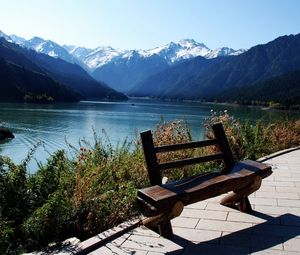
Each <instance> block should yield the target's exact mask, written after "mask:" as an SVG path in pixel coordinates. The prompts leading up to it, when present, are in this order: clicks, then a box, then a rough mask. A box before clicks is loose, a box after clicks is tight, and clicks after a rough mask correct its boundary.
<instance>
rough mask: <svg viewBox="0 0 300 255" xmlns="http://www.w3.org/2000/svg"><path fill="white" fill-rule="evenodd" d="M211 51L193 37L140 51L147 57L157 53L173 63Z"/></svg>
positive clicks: (169, 62) (204, 54)
mask: <svg viewBox="0 0 300 255" xmlns="http://www.w3.org/2000/svg"><path fill="white" fill-rule="evenodd" d="M210 51H211V50H210V49H209V48H208V47H207V46H206V45H204V44H203V43H198V42H196V41H194V40H193V39H185V40H181V41H179V42H177V43H175V42H170V43H168V44H166V45H164V46H162V47H156V48H154V49H150V50H145V51H140V52H139V53H140V54H141V55H143V56H145V57H147V56H151V55H153V54H157V55H159V56H161V57H163V58H164V59H165V60H166V61H167V62H168V64H170V65H171V64H173V63H176V62H179V61H181V60H184V59H189V58H194V57H197V56H206V55H207V54H208V53H209V52H210Z"/></svg>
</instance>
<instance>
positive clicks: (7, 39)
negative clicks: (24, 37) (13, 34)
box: [0, 30, 13, 43]
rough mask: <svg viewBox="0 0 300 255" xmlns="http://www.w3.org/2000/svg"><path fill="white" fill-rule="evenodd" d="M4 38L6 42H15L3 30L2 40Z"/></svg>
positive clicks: (0, 32) (0, 35)
mask: <svg viewBox="0 0 300 255" xmlns="http://www.w3.org/2000/svg"><path fill="white" fill-rule="evenodd" d="M1 37H3V38H4V39H5V40H6V41H8V42H10V43H12V42H13V40H12V39H11V38H10V36H8V35H7V34H4V33H3V32H2V31H1V30H0V38H1Z"/></svg>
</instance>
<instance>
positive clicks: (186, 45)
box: [0, 32, 300, 107]
mask: <svg viewBox="0 0 300 255" xmlns="http://www.w3.org/2000/svg"><path fill="white" fill-rule="evenodd" d="M0 37H2V38H3V39H2V40H3V41H5V42H6V47H8V46H9V47H8V48H13V49H14V51H17V52H22V54H23V55H24V56H25V57H26V58H25V59H22V58H18V57H17V59H18V61H16V59H15V58H10V59H8V58H7V56H5V55H4V56H3V53H2V55H1V51H0V58H4V60H5V63H4V62H3V61H2V65H3V66H6V68H7V67H9V68H10V69H14V68H16V67H15V66H13V65H11V64H16V65H19V66H22V67H24V68H25V69H26V70H29V71H36V66H37V67H38V68H39V69H38V70H37V72H39V73H42V74H44V75H48V76H49V77H51V78H52V79H54V81H57V82H59V83H60V84H61V85H63V86H65V87H67V88H69V89H71V90H72V92H73V94H72V93H71V94H72V95H74V93H75V94H76V95H79V98H80V97H84V98H93V97H94V98H95V99H97V98H100V97H101V96H102V97H104V98H108V99H110V98H118V99H120V98H125V96H124V95H123V94H121V93H118V92H116V91H115V90H118V91H122V92H123V93H126V94H127V95H129V96H135V97H150V98H160V99H171V100H172V99H175V100H184V99H188V100H210V101H226V100H227V101H234V102H240V103H249V102H250V101H251V102H253V101H256V100H258V101H261V102H262V103H264V104H267V103H268V101H274V102H275V104H276V102H277V103H280V104H284V105H288V106H289V107H290V106H291V105H299V106H300V99H299V98H300V95H299V93H300V92H299V89H298V88H299V87H300V85H299V83H298V81H299V79H298V76H299V73H298V70H300V34H298V35H289V36H281V37H278V38H277V39H275V40H273V41H271V42H269V43H266V44H263V45H257V46H254V47H252V48H250V49H249V50H247V51H246V50H233V49H230V48H226V47H223V48H219V49H215V50H211V49H209V48H208V47H207V46H206V45H205V44H203V43H198V42H196V41H194V40H192V39H185V40H181V41H179V42H176V43H174V42H171V43H169V44H167V45H165V46H162V47H157V48H154V49H150V50H120V49H113V48H112V47H109V46H107V47H98V48H95V49H88V48H84V47H77V46H67V45H63V46H60V45H59V44H57V43H55V42H53V41H50V40H44V39H42V38H38V37H34V38H32V39H30V40H25V39H24V38H21V37H18V36H16V35H11V36H7V35H5V34H3V33H1V32H0ZM16 44H18V45H19V46H17V45H16ZM7 45H8V46H7ZM16 49H17V50H16ZM33 50H34V51H33ZM3 51H4V50H2V52H3ZM41 53H43V54H41ZM11 55H13V54H11ZM10 57H11V56H10ZM80 66H81V67H80ZM3 68H4V67H3ZM94 79H96V80H98V82H97V81H95V80H94ZM100 81H104V82H105V83H107V84H108V85H109V86H111V87H112V88H113V89H111V88H109V87H108V86H106V85H105V84H103V83H102V82H100ZM293 81H294V82H293ZM83 84H84V85H83ZM270 84H272V85H270ZM289 84H290V85H289ZM273 85H274V86H275V87H276V92H275V91H274V90H273V91H272V90H271V89H270V88H271V87H272V86H273ZM96 88H97V89H96ZM114 89H115V90H114ZM285 89H286V90H287V91H285ZM243 91H244V92H245V93H246V95H242V93H243ZM279 91H282V92H279ZM284 91H285V93H283V92H284ZM270 94H272V95H273V96H271V95H270ZM279 94H281V96H279ZM274 102H272V103H274Z"/></svg>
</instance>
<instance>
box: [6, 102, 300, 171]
mask: <svg viewBox="0 0 300 255" xmlns="http://www.w3.org/2000/svg"><path fill="white" fill-rule="evenodd" d="M211 109H213V110H214V111H217V112H218V111H220V110H225V109H226V110H228V111H229V113H230V114H231V115H233V116H234V117H236V118H240V119H243V120H244V119H251V120H255V119H257V118H261V117H264V118H265V119H266V120H270V119H275V118H280V117H282V116H284V115H286V113H282V112H273V111H266V110H261V109H259V108H248V107H240V106H228V105H226V106H225V105H213V104H201V103H194V102H161V101H152V100H151V101H150V100H131V101H127V102H80V103H77V104H57V105H36V104H8V103H5V104H4V103H2V104H0V121H1V122H4V123H5V126H7V127H8V128H10V129H11V130H12V131H13V132H14V134H15V139H13V140H11V141H9V142H6V143H2V144H0V154H1V155H6V156H10V157H11V158H12V159H13V160H14V161H15V162H21V160H23V159H24V158H25V157H26V155H27V153H28V151H29V149H31V148H33V147H34V145H36V144H37V143H38V142H40V143H41V145H40V146H39V147H38V149H37V152H36V153H35V158H36V159H37V160H39V161H45V159H46V158H47V157H48V155H49V153H51V152H53V151H55V150H57V149H59V148H68V146H67V144H66V141H67V142H68V143H70V144H72V145H74V146H75V147H79V141H80V140H81V139H85V140H87V141H93V129H94V130H95V131H96V132H97V133H98V134H99V135H101V134H102V130H103V129H104V130H105V131H106V133H107V134H108V137H109V138H110V141H111V143H112V144H113V145H115V144H117V142H118V141H124V139H125V138H128V139H129V140H131V139H133V138H134V137H135V135H136V132H139V131H143V130H146V129H153V128H154V127H155V125H156V124H157V123H158V122H159V121H160V119H161V117H163V118H164V119H165V120H174V119H184V120H186V121H187V122H188V123H189V125H190V126H191V128H192V133H193V137H194V138H195V139H197V138H202V137H203V122H204V119H205V118H207V117H208V116H210V110H211ZM293 115H294V116H292V117H295V118H299V115H296V114H293ZM35 164H36V163H35V162H34V161H33V162H32V163H31V166H30V168H31V171H34V168H35Z"/></svg>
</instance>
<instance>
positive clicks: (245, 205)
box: [237, 197, 253, 213]
mask: <svg viewBox="0 0 300 255" xmlns="http://www.w3.org/2000/svg"><path fill="white" fill-rule="evenodd" d="M237 208H238V209H239V210H240V211H241V212H244V213H252V212H253V210H252V207H251V204H250V201H249V198H248V197H244V198H242V199H241V201H240V202H239V203H237Z"/></svg>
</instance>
